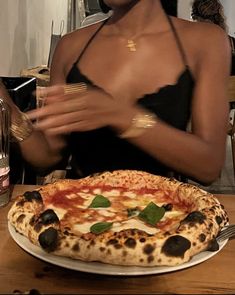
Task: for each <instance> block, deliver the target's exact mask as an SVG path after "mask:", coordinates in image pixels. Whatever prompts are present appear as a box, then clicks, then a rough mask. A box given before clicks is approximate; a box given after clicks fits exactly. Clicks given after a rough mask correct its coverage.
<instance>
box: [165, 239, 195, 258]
mask: <svg viewBox="0 0 235 295" xmlns="http://www.w3.org/2000/svg"><path fill="white" fill-rule="evenodd" d="M190 247H191V242H190V241H189V240H188V239H186V238H185V237H182V236H180V235H176V236H172V237H170V238H168V239H167V240H166V241H165V243H164V245H163V247H162V253H164V254H165V255H166V256H173V257H183V256H184V253H185V252H186V251H187V250H188V249H189V248H190Z"/></svg>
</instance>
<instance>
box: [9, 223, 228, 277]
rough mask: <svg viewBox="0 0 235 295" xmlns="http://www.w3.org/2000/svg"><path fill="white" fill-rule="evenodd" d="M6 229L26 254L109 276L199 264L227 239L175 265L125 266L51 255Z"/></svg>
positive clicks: (77, 269) (210, 256)
mask: <svg viewBox="0 0 235 295" xmlns="http://www.w3.org/2000/svg"><path fill="white" fill-rule="evenodd" d="M8 231H9V233H10V235H11V237H12V239H13V240H14V241H15V243H16V244H17V245H18V246H19V247H20V248H22V249H23V250H24V251H25V252H27V253H28V254H31V255H32V256H34V257H36V258H38V259H41V260H42V261H44V262H47V263H51V264H53V265H56V266H60V267H63V268H66V269H70V270H74V271H81V272H85V273H91V274H99V275H109V276H144V275H154V274H155V275H156V274H164V273H169V272H174V271H179V270H183V269H186V268H189V267H192V266H195V265H197V264H200V263H202V262H204V261H206V260H208V259H210V258H212V257H213V256H215V255H216V254H217V253H219V252H220V251H221V250H222V249H223V248H224V246H225V245H226V244H227V242H228V239H227V240H224V241H222V242H219V246H220V247H219V250H218V251H215V252H209V251H203V252H200V253H198V254H196V255H195V256H194V257H193V258H192V259H191V260H190V261H188V262H185V263H183V264H179V265H177V266H151V267H142V266H128V265H127V266H126V265H113V264H108V263H102V262H86V261H82V260H75V259H72V258H69V257H63V256H58V255H53V254H51V253H47V252H45V251H43V249H41V248H40V247H39V246H37V245H34V244H33V243H31V242H30V241H29V240H28V239H27V237H26V236H24V235H23V234H21V233H19V232H17V231H16V229H15V227H14V226H13V225H12V224H11V223H10V222H9V221H8Z"/></svg>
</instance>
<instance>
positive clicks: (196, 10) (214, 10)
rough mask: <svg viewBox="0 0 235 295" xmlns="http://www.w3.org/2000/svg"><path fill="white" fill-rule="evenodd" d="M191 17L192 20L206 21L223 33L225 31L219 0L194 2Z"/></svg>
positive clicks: (198, 0)
mask: <svg viewBox="0 0 235 295" xmlns="http://www.w3.org/2000/svg"><path fill="white" fill-rule="evenodd" d="M191 16H192V19H194V20H200V19H201V20H205V21H206V20H207V21H210V22H211V23H214V24H216V25H219V26H220V27H221V28H222V29H224V30H225V31H226V29H227V27H226V22H225V17H224V10H223V6H222V4H221V3H220V1H219V0H194V2H193V4H192V13H191Z"/></svg>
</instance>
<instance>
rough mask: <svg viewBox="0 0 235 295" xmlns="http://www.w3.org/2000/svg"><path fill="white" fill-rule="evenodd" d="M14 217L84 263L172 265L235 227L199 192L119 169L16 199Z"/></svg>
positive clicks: (46, 243)
mask: <svg viewBox="0 0 235 295" xmlns="http://www.w3.org/2000/svg"><path fill="white" fill-rule="evenodd" d="M8 218H9V221H10V223H11V224H12V225H13V226H14V227H15V229H16V230H17V231H18V232H20V233H21V234H23V235H25V236H26V237H28V239H29V240H30V241H31V242H32V243H33V244H36V245H38V246H40V247H42V248H43V249H44V250H45V251H47V252H50V253H53V254H55V255H60V256H66V257H71V258H73V259H80V260H83V261H100V262H104V263H110V264H118V265H138V266H160V265H167V266H173V265H178V264H181V263H184V262H187V261H189V260H190V259H191V258H192V257H193V256H194V255H195V254H197V253H199V252H201V251H204V250H218V244H217V242H216V239H215V238H216V236H217V235H218V233H219V232H220V230H221V228H223V226H224V225H225V224H226V223H227V222H228V217H227V214H226V212H225V211H224V208H223V206H222V205H221V204H220V203H219V201H218V200H217V199H216V198H215V197H214V196H213V195H211V194H210V193H208V192H206V191H203V190H201V189H199V188H197V187H196V186H193V185H189V184H184V183H182V182H179V181H176V180H174V179H169V178H165V177H161V176H156V175H152V174H149V173H146V172H140V171H130V170H119V171H114V172H105V173H102V174H99V175H95V176H90V177H86V178H83V179H79V180H60V181H57V182H55V183H52V184H48V185H45V186H43V187H41V188H40V189H38V190H36V191H32V192H25V193H24V194H23V195H21V196H19V197H17V199H16V201H15V202H14V204H13V206H12V207H11V209H10V211H9V214H8Z"/></svg>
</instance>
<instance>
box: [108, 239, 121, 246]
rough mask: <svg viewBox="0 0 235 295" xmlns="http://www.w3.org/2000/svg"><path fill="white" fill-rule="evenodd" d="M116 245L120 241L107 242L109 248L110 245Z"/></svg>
mask: <svg viewBox="0 0 235 295" xmlns="http://www.w3.org/2000/svg"><path fill="white" fill-rule="evenodd" d="M115 244H118V240H117V239H111V240H109V241H108V242H107V246H109V245H115Z"/></svg>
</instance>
